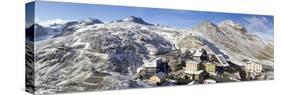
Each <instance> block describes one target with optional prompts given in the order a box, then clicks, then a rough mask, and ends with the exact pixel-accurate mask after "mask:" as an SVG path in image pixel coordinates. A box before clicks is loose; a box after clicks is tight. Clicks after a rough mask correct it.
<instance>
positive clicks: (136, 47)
mask: <svg viewBox="0 0 281 95" xmlns="http://www.w3.org/2000/svg"><path fill="white" fill-rule="evenodd" d="M62 26H63V27H61V28H60V29H61V31H60V32H59V34H56V35H55V36H54V35H52V37H51V38H50V37H49V38H45V39H42V40H39V41H36V42H35V52H34V53H35V60H36V62H35V63H34V64H35V74H36V76H37V77H36V78H35V86H36V89H35V90H36V93H39V94H40V93H41V94H42V93H52V92H54V93H55V92H65V91H89V90H90V91H93V90H110V89H124V88H137V87H150V86H151V85H148V84H145V83H142V82H141V81H136V80H133V79H132V76H133V75H134V74H135V73H136V71H137V68H139V67H140V66H142V64H143V62H144V61H145V60H148V59H150V58H151V57H155V56H159V55H162V54H165V53H167V52H170V51H171V50H173V48H180V49H184V48H185V49H190V48H201V47H207V48H209V49H211V50H213V51H214V52H215V53H216V52H219V53H221V52H223V53H225V55H227V56H229V57H230V58H233V59H234V60H236V61H238V62H240V59H245V58H250V59H256V60H272V61H273V43H272V42H269V41H265V40H262V39H260V38H258V37H257V36H254V35H253V34H250V33H248V32H247V31H246V29H245V28H243V27H242V26H241V25H239V24H236V23H234V22H232V21H230V20H227V21H224V22H222V23H220V24H219V25H218V26H217V25H215V24H213V23H211V22H205V23H202V24H201V25H199V26H197V27H195V28H194V29H193V30H185V29H174V28H168V27H164V26H159V25H157V26H156V25H153V24H149V23H147V22H145V21H144V20H142V19H141V18H139V17H134V16H130V17H128V18H125V19H122V20H117V21H114V22H110V23H103V22H102V21H100V20H98V19H86V20H81V21H72V22H68V23H66V24H65V25H62ZM52 29H53V28H52ZM44 30H45V29H42V30H39V29H38V32H41V31H42V33H44ZM44 35H45V34H44ZM190 43H193V44H190ZM270 62H271V61H269V63H270Z"/></svg>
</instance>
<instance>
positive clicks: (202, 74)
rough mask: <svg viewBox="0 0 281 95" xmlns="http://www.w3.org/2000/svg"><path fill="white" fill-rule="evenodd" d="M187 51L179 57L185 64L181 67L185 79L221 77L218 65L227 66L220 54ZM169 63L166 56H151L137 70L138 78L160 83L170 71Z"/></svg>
mask: <svg viewBox="0 0 281 95" xmlns="http://www.w3.org/2000/svg"><path fill="white" fill-rule="evenodd" d="M188 53H189V54H188V57H179V58H180V59H181V60H183V63H184V64H185V65H184V66H183V67H182V69H183V71H184V73H185V76H186V77H187V80H194V81H204V80H205V78H206V77H208V76H210V75H213V76H215V77H216V78H221V77H223V70H221V69H219V67H227V66H229V64H228V62H227V60H226V59H225V58H224V57H223V56H222V55H216V54H208V53H207V51H206V50H205V49H199V50H190V51H189V52H188ZM179 55H181V54H179ZM182 55H183V54H182ZM169 64H173V63H169ZM169 64H168V59H166V58H161V57H157V58H152V59H150V60H148V61H146V62H145V63H144V65H143V66H142V67H141V68H139V69H138V70H137V72H138V74H139V76H140V79H146V80H149V81H151V82H154V83H162V82H163V81H165V78H166V76H167V74H168V73H170V67H169Z"/></svg>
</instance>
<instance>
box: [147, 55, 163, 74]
mask: <svg viewBox="0 0 281 95" xmlns="http://www.w3.org/2000/svg"><path fill="white" fill-rule="evenodd" d="M160 61H161V58H160V57H157V58H152V59H150V60H148V61H146V62H145V63H144V65H143V71H144V72H143V73H144V77H147V78H148V77H150V76H153V75H155V74H156V73H157V63H158V64H159V62H160Z"/></svg>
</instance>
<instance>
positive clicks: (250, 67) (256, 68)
mask: <svg viewBox="0 0 281 95" xmlns="http://www.w3.org/2000/svg"><path fill="white" fill-rule="evenodd" d="M245 68H246V71H247V72H250V73H261V72H262V65H261V64H257V63H253V62H251V63H247V64H246V65H245Z"/></svg>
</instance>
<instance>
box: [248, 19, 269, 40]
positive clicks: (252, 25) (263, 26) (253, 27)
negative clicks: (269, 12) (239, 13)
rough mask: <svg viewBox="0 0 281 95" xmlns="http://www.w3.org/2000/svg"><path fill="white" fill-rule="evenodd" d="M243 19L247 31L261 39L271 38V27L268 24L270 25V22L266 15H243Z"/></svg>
mask: <svg viewBox="0 0 281 95" xmlns="http://www.w3.org/2000/svg"><path fill="white" fill-rule="evenodd" d="M244 20H245V21H246V23H245V27H246V28H247V30H248V31H249V32H252V33H254V34H256V35H257V36H259V37H261V38H263V39H266V40H273V28H272V26H270V25H272V22H271V21H269V20H268V19H267V18H266V17H257V16H252V17H244Z"/></svg>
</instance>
